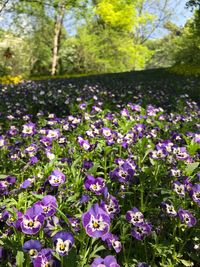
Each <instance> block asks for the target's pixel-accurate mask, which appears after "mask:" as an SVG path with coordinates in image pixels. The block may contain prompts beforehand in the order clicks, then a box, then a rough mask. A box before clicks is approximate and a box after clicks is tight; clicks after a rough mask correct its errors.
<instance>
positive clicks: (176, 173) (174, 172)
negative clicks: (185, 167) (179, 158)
mask: <svg viewBox="0 0 200 267" xmlns="http://www.w3.org/2000/svg"><path fill="white" fill-rule="evenodd" d="M170 172H171V176H173V177H180V176H181V170H178V169H171V171H170Z"/></svg>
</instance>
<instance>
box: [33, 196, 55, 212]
mask: <svg viewBox="0 0 200 267" xmlns="http://www.w3.org/2000/svg"><path fill="white" fill-rule="evenodd" d="M34 205H35V206H36V205H37V206H39V207H41V208H42V210H43V211H42V212H41V214H42V215H44V216H45V217H50V216H53V215H54V214H55V212H56V208H57V207H58V205H57V202H56V198H55V197H54V196H51V195H47V196H45V197H43V199H42V200H41V201H38V202H36V203H35V204H34Z"/></svg>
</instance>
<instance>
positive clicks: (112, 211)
mask: <svg viewBox="0 0 200 267" xmlns="http://www.w3.org/2000/svg"><path fill="white" fill-rule="evenodd" d="M100 207H101V208H102V209H103V210H105V211H106V212H107V214H108V215H109V216H110V218H111V219H113V218H114V216H115V215H116V214H118V213H119V212H120V208H119V201H118V200H117V198H116V197H113V196H112V195H110V194H109V195H108V196H107V198H106V200H105V201H101V203H100Z"/></svg>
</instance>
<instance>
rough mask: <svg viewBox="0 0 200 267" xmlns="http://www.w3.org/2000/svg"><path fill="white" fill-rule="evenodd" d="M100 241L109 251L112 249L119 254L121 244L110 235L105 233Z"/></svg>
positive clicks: (114, 236)
mask: <svg viewBox="0 0 200 267" xmlns="http://www.w3.org/2000/svg"><path fill="white" fill-rule="evenodd" d="M102 240H103V241H105V242H106V244H107V246H108V248H109V249H111V248H113V249H114V250H115V252H116V253H119V252H120V251H121V249H122V244H121V242H120V241H119V238H118V237H117V236H116V235H113V234H112V233H107V234H106V235H104V236H102Z"/></svg>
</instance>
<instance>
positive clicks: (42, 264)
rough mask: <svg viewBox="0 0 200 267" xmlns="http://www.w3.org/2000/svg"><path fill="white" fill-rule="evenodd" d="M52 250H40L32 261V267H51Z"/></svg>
mask: <svg viewBox="0 0 200 267" xmlns="http://www.w3.org/2000/svg"><path fill="white" fill-rule="evenodd" d="M53 262H54V261H53V257H52V250H51V249H49V248H44V249H42V250H41V251H40V252H39V254H38V255H37V257H36V258H35V259H34V261H33V266H34V267H46V266H53Z"/></svg>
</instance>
